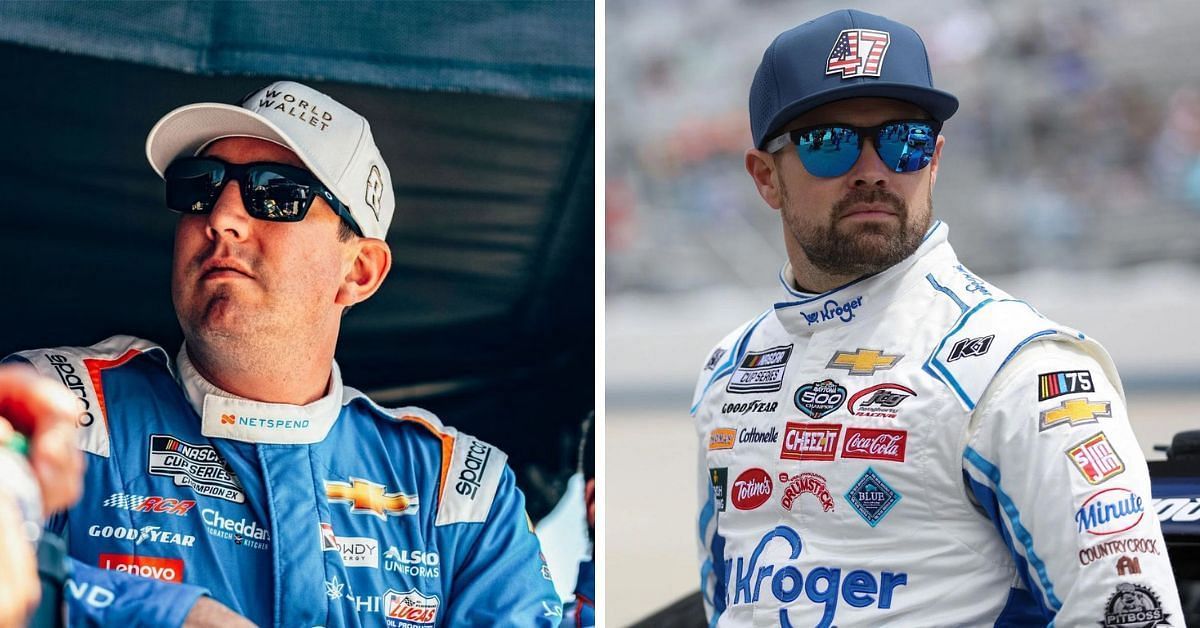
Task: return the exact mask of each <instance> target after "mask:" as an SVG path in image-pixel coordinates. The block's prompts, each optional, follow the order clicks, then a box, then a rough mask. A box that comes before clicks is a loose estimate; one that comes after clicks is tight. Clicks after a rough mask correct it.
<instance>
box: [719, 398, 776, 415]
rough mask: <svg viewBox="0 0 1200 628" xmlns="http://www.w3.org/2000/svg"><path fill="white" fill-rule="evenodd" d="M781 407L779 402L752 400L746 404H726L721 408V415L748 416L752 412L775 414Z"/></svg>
mask: <svg viewBox="0 0 1200 628" xmlns="http://www.w3.org/2000/svg"><path fill="white" fill-rule="evenodd" d="M778 407H779V402H778V401H759V400H757V399H752V400H750V401H746V402H744V403H737V402H732V403H726V404H724V405H722V406H721V414H747V413H750V412H755V413H757V412H774V411H775V409H776V408H778Z"/></svg>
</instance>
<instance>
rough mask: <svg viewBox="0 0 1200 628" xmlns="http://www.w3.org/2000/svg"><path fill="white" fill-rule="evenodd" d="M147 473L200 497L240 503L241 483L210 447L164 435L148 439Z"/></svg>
mask: <svg viewBox="0 0 1200 628" xmlns="http://www.w3.org/2000/svg"><path fill="white" fill-rule="evenodd" d="M147 458H148V462H147V470H148V471H149V472H150V474H151V475H163V476H167V477H169V478H171V479H172V480H174V481H175V486H188V487H191V489H192V490H193V491H195V492H196V493H198V494H200V495H205V496H208V497H216V498H218V499H224V500H226V501H231V502H235V503H238V504H241V503H243V502H245V501H246V495H245V494H244V493H243V492H242V483H241V482H240V481H238V479H237V476H236V475H234V474H233V470H232V469H230V468H229V465H227V464H226V463H225V460H224V459H223V458H221V455H220V454H219V453H217V450H216V448H215V447H213V446H212V445H193V444H191V443H188V442H184V441H181V440H179V439H178V438H175V437H174V436H169V435H166V434H152V435H151V436H150V451H149V452H148V455H147Z"/></svg>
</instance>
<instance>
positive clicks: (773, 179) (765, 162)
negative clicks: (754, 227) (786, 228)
mask: <svg viewBox="0 0 1200 628" xmlns="http://www.w3.org/2000/svg"><path fill="white" fill-rule="evenodd" d="M775 166H776V164H775V158H774V157H772V156H771V153H768V152H766V151H762V150H758V149H757V148H751V149H748V150H747V151H746V172H748V173H750V178H751V179H754V187H755V188H757V189H758V195H759V196H761V197H762V199H763V201H765V202H766V203H767V205H770V206H771V207H772V208H773V209H779V208H780V207H783V194H782V190H781V189H780V187H779V185H780V184H779V177H778V176H776V167H775Z"/></svg>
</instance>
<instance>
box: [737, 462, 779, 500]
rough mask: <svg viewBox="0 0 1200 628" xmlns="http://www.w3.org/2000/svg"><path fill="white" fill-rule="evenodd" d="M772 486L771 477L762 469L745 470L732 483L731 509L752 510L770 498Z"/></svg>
mask: <svg viewBox="0 0 1200 628" xmlns="http://www.w3.org/2000/svg"><path fill="white" fill-rule="evenodd" d="M773 488H774V486H773V485H772V484H771V476H769V475H767V472H766V471H763V470H762V469H746V470H745V471H742V474H741V475H739V476H738V477H737V480H735V481H734V482H733V491H732V492H733V495H732V496H731V498H730V499H731V501H732V502H733V507H734V508H737V509H738V510H754V509H755V508H758V507H759V506H762V505H763V504H765V503H766V502H767V500H768V499H770V497H771V491H772V490H773Z"/></svg>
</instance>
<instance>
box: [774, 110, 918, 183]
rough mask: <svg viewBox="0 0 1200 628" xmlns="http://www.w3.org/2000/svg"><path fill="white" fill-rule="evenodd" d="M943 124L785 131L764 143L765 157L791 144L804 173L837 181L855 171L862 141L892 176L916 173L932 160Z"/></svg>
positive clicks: (894, 123)
mask: <svg viewBox="0 0 1200 628" xmlns="http://www.w3.org/2000/svg"><path fill="white" fill-rule="evenodd" d="M941 130H942V123H940V122H937V121H935V120H893V121H891V122H884V123H883V124H879V125H876V126H866V127H863V126H852V125H849V124H836V123H835V124H822V125H820V126H811V127H807V128H803V129H796V130H795V131H788V132H787V133H784V134H782V135H780V136H778V137H775V138H773V139H772V140H771V141H769V142H767V144H766V147H765V148H766V149H767V152H768V153H774V152H775V151H778V150H781V149H782V148H783V147H784V146H787V145H788V142H789V141H791V143H792V144H794V145H795V146H796V155H797V156H799V157H800V163H802V164H804V169H805V170H807V171H808V173H809V174H811V175H813V176H815V177H840V176H842V175H844V174H846V173H847V172H850V170H851V169H852V168H854V164H855V163H856V162H858V158H859V156H860V155H861V154H862V146H863V140H864V139H865V138H868V137H869V138H871V140H872V143H873V144H874V145H875V153H876V154H878V155H879V158H880V159H882V160H883V163H885V164H887V167H888V168H890V169H891V170H892V171H893V172H916V171H918V170H921V169H922V168H924V167H925V166H928V165H929V162H930V161H931V160H932V159H933V151H934V148H935V147H936V145H937V136H938V133H939V132H941Z"/></svg>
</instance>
